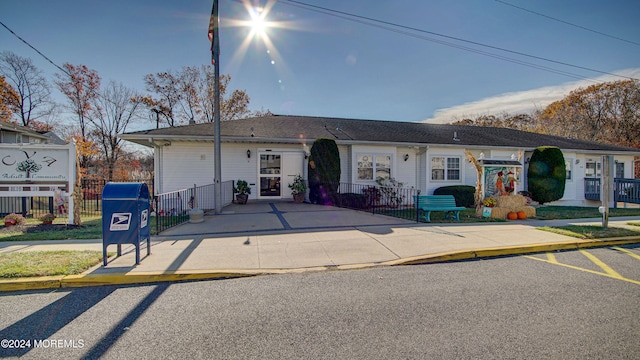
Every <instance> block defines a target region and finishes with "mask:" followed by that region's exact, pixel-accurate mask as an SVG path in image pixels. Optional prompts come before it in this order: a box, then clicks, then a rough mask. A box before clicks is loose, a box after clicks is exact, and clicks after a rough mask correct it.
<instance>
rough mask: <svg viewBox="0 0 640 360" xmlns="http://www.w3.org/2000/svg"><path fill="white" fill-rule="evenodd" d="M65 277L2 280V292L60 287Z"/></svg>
mask: <svg viewBox="0 0 640 360" xmlns="http://www.w3.org/2000/svg"><path fill="white" fill-rule="evenodd" d="M63 277H65V275H57V276H39V277H32V278H17V279H9V280H0V292H2V291H19V290H40V289H55V288H59V287H60V281H61V280H62V278H63Z"/></svg>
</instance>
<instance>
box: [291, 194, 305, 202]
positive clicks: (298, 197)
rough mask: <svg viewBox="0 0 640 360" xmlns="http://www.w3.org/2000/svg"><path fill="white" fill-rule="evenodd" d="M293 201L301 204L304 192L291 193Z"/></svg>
mask: <svg viewBox="0 0 640 360" xmlns="http://www.w3.org/2000/svg"><path fill="white" fill-rule="evenodd" d="M293 202H294V203H296V204H302V203H303V202H304V194H293Z"/></svg>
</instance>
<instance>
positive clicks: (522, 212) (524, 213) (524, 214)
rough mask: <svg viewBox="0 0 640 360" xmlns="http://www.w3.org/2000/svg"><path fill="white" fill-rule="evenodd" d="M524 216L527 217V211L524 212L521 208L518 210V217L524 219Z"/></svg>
mask: <svg viewBox="0 0 640 360" xmlns="http://www.w3.org/2000/svg"><path fill="white" fill-rule="evenodd" d="M526 218H527V213H526V212H524V211H522V210H520V211H518V219H520V220H525V219H526Z"/></svg>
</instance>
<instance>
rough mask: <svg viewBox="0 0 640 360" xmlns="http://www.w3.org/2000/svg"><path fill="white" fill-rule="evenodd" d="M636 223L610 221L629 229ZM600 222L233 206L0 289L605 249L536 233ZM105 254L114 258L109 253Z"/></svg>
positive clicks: (98, 245)
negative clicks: (88, 262)
mask: <svg viewBox="0 0 640 360" xmlns="http://www.w3.org/2000/svg"><path fill="white" fill-rule="evenodd" d="M628 221H640V217H633V218H611V219H610V221H609V226H611V227H625V226H626V225H625V224H626V223H627V222H628ZM566 224H593V225H601V224H602V222H601V219H577V220H554V221H540V220H534V219H530V220H523V221H512V222H506V223H473V224H455V223H453V224H424V223H416V222H412V221H406V220H401V219H397V218H392V217H387V216H383V215H372V214H370V213H365V212H361V211H353V210H348V209H340V208H334V207H329V206H320V205H311V204H294V203H289V202H275V203H266V202H265V203H263V202H256V203H253V204H250V205H246V206H239V205H231V206H228V207H225V208H224V211H223V213H222V214H220V215H213V216H206V217H205V222H204V223H200V224H189V223H187V224H183V225H180V226H177V227H175V228H172V229H169V230H167V231H165V232H164V233H163V234H162V235H161V236H155V237H152V241H151V245H152V246H151V255H150V256H145V255H146V250H145V249H146V245H143V246H141V254H142V260H141V264H140V265H137V266H136V265H135V252H134V247H133V246H132V245H123V256H121V257H115V258H110V259H109V263H108V265H107V266H106V267H103V266H102V264H100V265H99V266H96V267H94V268H92V269H89V270H88V271H86V272H85V273H83V274H81V275H70V276H59V277H46V278H33V279H16V280H2V281H0V291H9V290H24V289H36V288H52V287H53V288H57V287H77V286H92V285H105V284H130V283H146V282H157V281H179V280H198V279H215V278H229V277H238V276H253V275H261V274H277V273H286V272H303V271H319V270H326V269H353V268H364V267H372V266H392V265H403V264H419V263H431V262H441V261H450V260H461V259H470V258H479V257H487V256H500V255H510V254H521V253H528V252H540V251H551V250H560V249H571V248H574V249H575V248H578V247H589V246H604V245H608V244H623V243H640V236H638V237H633V238H624V239H607V240H606V241H600V240H579V239H576V238H572V237H567V236H563V235H557V234H553V233H549V232H545V231H541V230H537V229H536V227H538V226H560V225H566ZM54 249H56V250H95V251H102V240H101V239H96V240H67V241H33V242H0V253H2V252H13V251H39V250H54ZM108 251H113V252H115V251H116V246H113V245H112V246H110V247H109V248H108Z"/></svg>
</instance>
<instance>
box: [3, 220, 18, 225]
mask: <svg viewBox="0 0 640 360" xmlns="http://www.w3.org/2000/svg"><path fill="white" fill-rule="evenodd" d="M15 224H17V221H16V220H15V219H8V220H5V221H4V226H14V225H15Z"/></svg>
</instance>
